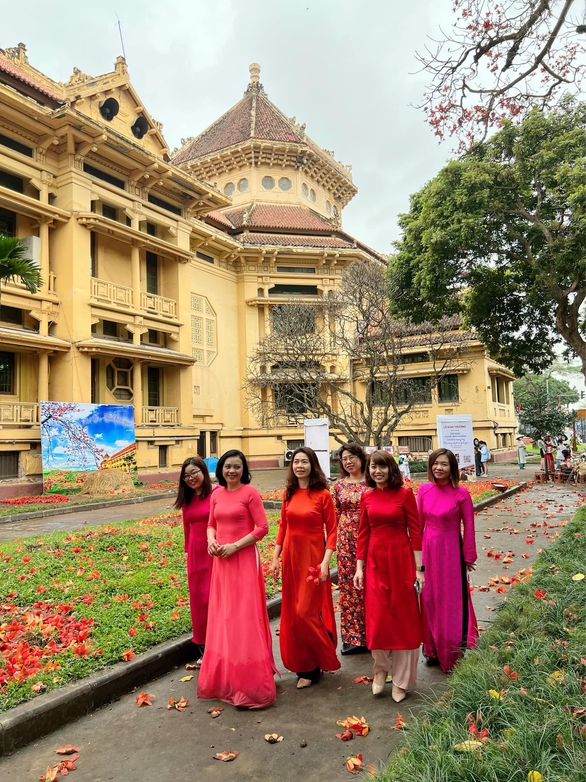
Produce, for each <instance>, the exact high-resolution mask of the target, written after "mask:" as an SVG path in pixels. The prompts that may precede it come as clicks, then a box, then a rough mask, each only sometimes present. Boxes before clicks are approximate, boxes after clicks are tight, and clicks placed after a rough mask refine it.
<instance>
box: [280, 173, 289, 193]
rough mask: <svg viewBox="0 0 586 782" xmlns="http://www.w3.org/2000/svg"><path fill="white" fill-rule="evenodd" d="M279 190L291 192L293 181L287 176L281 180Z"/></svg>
mask: <svg viewBox="0 0 586 782" xmlns="http://www.w3.org/2000/svg"><path fill="white" fill-rule="evenodd" d="M279 190H291V180H290V179H289V177H287V176H282V177H281V178H280V179H279Z"/></svg>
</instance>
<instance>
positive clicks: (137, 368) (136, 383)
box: [132, 358, 143, 426]
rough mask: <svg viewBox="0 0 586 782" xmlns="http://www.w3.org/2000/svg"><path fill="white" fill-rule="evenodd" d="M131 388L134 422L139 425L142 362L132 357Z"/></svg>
mask: <svg viewBox="0 0 586 782" xmlns="http://www.w3.org/2000/svg"><path fill="white" fill-rule="evenodd" d="M132 389H133V394H134V423H135V425H136V426H140V425H141V424H142V423H143V420H142V362H141V361H139V360H138V359H137V358H135V359H134V363H133V366H132Z"/></svg>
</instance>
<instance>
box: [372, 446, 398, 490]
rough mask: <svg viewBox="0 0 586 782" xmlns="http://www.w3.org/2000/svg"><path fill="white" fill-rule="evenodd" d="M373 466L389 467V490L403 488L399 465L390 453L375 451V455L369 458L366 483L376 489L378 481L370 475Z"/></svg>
mask: <svg viewBox="0 0 586 782" xmlns="http://www.w3.org/2000/svg"><path fill="white" fill-rule="evenodd" d="M371 464H380V465H382V466H383V467H388V468H389V480H388V482H387V486H388V487H389V489H400V488H401V486H402V485H403V475H402V474H401V470H399V465H398V464H397V462H396V461H395V460H394V459H393V457H392V456H391V454H390V453H389V452H388V451H375V452H374V453H371V454H370V455H369V457H368V462H367V466H366V482H367V484H368V485H369V486H372V487H373V488H376V481H375V480H374V478H373V477H372V476H371V474H370V465H371Z"/></svg>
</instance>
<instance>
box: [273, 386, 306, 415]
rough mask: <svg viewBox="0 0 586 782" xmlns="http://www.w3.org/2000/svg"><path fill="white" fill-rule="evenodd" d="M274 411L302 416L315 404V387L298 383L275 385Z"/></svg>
mask: <svg viewBox="0 0 586 782" xmlns="http://www.w3.org/2000/svg"><path fill="white" fill-rule="evenodd" d="M274 388H275V390H274V394H275V409H276V410H281V411H282V412H284V413H287V414H289V415H304V414H305V413H307V412H310V411H311V410H312V408H313V406H314V404H315V397H316V389H315V386H311V385H306V384H300V383H277V384H276V385H275V387H274Z"/></svg>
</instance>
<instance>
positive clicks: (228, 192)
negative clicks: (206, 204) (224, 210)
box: [224, 182, 236, 196]
mask: <svg viewBox="0 0 586 782" xmlns="http://www.w3.org/2000/svg"><path fill="white" fill-rule="evenodd" d="M235 190H236V187H235V186H234V182H228V184H227V185H226V187H225V188H224V194H225V195H227V196H231V195H233V194H234V191H235Z"/></svg>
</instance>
